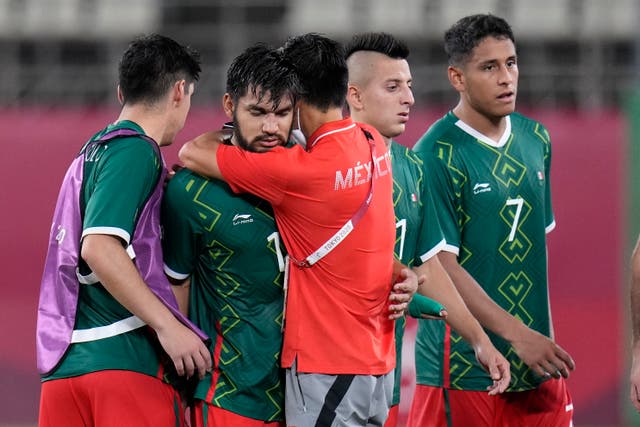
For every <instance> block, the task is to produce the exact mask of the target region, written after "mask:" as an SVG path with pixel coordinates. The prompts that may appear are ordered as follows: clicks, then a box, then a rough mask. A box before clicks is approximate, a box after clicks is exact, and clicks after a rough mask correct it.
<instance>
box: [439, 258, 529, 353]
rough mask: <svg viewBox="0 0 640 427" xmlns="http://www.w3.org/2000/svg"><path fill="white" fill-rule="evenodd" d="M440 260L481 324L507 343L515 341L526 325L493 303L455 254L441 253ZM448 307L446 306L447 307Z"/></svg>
mask: <svg viewBox="0 0 640 427" xmlns="http://www.w3.org/2000/svg"><path fill="white" fill-rule="evenodd" d="M438 259H439V260H440V261H441V263H442V265H443V267H444V269H445V270H446V271H447V273H448V274H449V276H450V277H451V280H453V283H454V285H455V287H456V289H457V290H458V292H459V294H460V296H461V297H462V299H463V300H464V302H465V303H466V304H467V307H468V308H469V311H471V313H472V314H473V316H474V317H475V318H476V319H478V321H479V322H480V324H482V325H483V326H484V327H485V328H487V329H489V330H490V331H492V332H493V333H495V334H497V335H499V336H501V337H502V338H504V339H506V340H507V341H509V342H511V341H513V340H515V339H516V338H517V337H518V336H519V334H520V333H522V332H523V330H524V329H526V325H525V324H524V323H522V322H521V321H520V320H519V319H517V318H516V317H514V316H512V315H511V314H509V313H508V312H507V311H506V310H504V309H503V308H502V307H500V306H499V305H498V304H497V303H496V302H495V301H493V300H492V299H491V298H490V297H489V295H487V293H486V292H485V291H484V289H482V287H481V286H480V284H478V282H477V281H476V280H475V279H474V278H473V277H472V276H471V275H470V274H469V273H468V272H467V270H465V269H464V268H463V267H462V266H460V264H458V260H457V257H456V255H455V254H453V253H451V252H440V253H439V254H438ZM445 307H446V305H445Z"/></svg>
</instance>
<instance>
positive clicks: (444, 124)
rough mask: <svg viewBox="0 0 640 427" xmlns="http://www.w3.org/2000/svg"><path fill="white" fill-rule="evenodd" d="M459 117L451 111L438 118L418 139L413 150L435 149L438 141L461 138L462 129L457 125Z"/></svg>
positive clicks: (420, 151)
mask: <svg viewBox="0 0 640 427" xmlns="http://www.w3.org/2000/svg"><path fill="white" fill-rule="evenodd" d="M456 121H457V118H456V117H455V116H454V115H453V113H452V112H451V111H449V112H448V113H447V114H445V115H444V116H442V117H441V118H439V119H438V120H436V121H435V122H434V123H433V124H432V125H431V126H429V128H428V129H427V131H426V132H425V133H424V135H422V137H420V139H418V142H416V145H415V146H414V147H413V151H415V152H417V153H422V152H427V151H430V150H432V149H433V147H434V145H435V144H436V143H437V142H438V141H456V140H458V139H459V135H460V129H459V128H458V127H457V126H456Z"/></svg>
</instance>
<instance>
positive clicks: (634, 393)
mask: <svg viewBox="0 0 640 427" xmlns="http://www.w3.org/2000/svg"><path fill="white" fill-rule="evenodd" d="M629 379H630V381H631V390H630V393H629V397H630V398H631V403H632V404H633V406H634V407H635V408H636V411H638V412H640V346H638V345H635V346H634V348H633V349H632V351H631V375H630V377H629Z"/></svg>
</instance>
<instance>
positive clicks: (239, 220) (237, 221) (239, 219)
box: [233, 214, 253, 225]
mask: <svg viewBox="0 0 640 427" xmlns="http://www.w3.org/2000/svg"><path fill="white" fill-rule="evenodd" d="M252 222H253V218H252V217H251V214H235V215H234V216H233V225H241V224H249V223H252Z"/></svg>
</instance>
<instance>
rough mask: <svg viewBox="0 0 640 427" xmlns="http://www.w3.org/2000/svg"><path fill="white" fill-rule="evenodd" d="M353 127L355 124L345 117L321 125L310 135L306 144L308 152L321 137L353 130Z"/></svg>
mask: <svg viewBox="0 0 640 427" xmlns="http://www.w3.org/2000/svg"><path fill="white" fill-rule="evenodd" d="M355 126H356V124H355V122H354V121H353V119H352V118H351V117H346V118H344V119H342V120H334V121H332V122H327V123H325V124H323V125H322V126H320V127H319V128H318V129H316V130H315V132H313V133H312V134H311V137H310V138H309V144H308V147H309V150H310V149H312V148H313V147H314V145H316V144H317V143H318V141H319V140H320V139H322V138H323V137H325V136H327V135H330V134H334V133H338V132H343V131H347V130H349V129H352V128H354V127H355Z"/></svg>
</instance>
